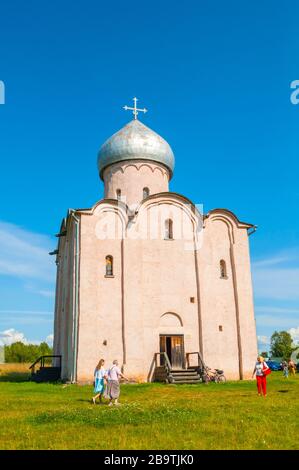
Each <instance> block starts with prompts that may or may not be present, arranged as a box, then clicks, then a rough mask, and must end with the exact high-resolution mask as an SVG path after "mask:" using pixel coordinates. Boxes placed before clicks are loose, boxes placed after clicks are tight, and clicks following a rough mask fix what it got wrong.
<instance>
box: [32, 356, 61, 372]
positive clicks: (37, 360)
mask: <svg viewBox="0 0 299 470" xmlns="http://www.w3.org/2000/svg"><path fill="white" fill-rule="evenodd" d="M49 357H50V358H55V357H58V358H59V366H58V367H61V359H62V356H61V355H49V356H40V357H39V358H38V359H36V361H35V362H34V363H33V364H31V366H30V367H29V369H33V368H34V367H35V365H36V364H37V363H38V362H40V363H41V367H44V366H45V359H46V358H49Z"/></svg>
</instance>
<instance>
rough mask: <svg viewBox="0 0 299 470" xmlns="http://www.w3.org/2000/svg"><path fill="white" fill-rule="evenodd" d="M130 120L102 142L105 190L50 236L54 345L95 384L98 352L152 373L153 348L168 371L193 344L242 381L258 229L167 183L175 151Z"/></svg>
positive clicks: (253, 343)
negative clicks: (253, 238) (252, 240)
mask: <svg viewBox="0 0 299 470" xmlns="http://www.w3.org/2000/svg"><path fill="white" fill-rule="evenodd" d="M134 117H135V119H134V120H133V121H131V122H129V123H128V124H127V125H126V126H125V127H124V128H123V129H121V130H120V131H119V132H117V133H116V134H114V135H113V136H112V137H111V138H110V139H108V140H107V141H106V142H105V143H104V144H103V145H102V147H101V149H100V151H99V154H98V169H99V175H100V178H101V179H102V180H103V182H104V186H105V189H104V198H103V199H102V200H100V201H98V202H97V203H96V204H95V205H94V206H93V207H92V208H88V209H77V210H69V211H68V214H67V217H66V218H65V219H63V221H62V224H61V229H60V232H59V234H58V237H59V243H58V248H57V250H56V252H55V253H56V263H57V285H56V303H55V323H54V354H57V355H61V356H62V378H63V379H66V380H70V381H72V382H82V383H83V382H88V381H91V380H93V371H94V368H95V365H96V364H97V362H98V361H99V359H100V358H104V359H105V361H106V364H110V363H112V361H113V360H114V359H118V360H119V363H120V364H121V365H122V367H123V370H124V374H125V375H126V376H128V377H131V378H132V379H135V380H141V381H150V380H152V378H153V375H152V371H153V364H155V357H156V360H157V357H158V356H156V353H160V352H162V353H164V352H165V353H166V354H167V356H168V358H169V361H170V363H171V366H172V367H173V368H174V369H175V368H177V369H184V368H186V367H187V363H188V361H187V358H188V357H189V358H190V361H191V365H192V361H196V354H193V355H189V353H196V352H200V354H201V356H202V357H203V360H204V362H205V363H206V364H207V365H209V366H210V367H213V368H220V369H223V370H224V373H225V375H226V377H227V378H229V379H243V378H250V376H251V373H252V369H253V365H254V362H255V359H256V355H257V338H256V326H255V318H254V306H253V294H252V281H251V268H250V255H249V241H248V236H249V235H250V233H252V232H253V231H254V226H253V225H252V224H249V223H245V222H241V221H240V220H239V219H238V218H237V216H236V215H235V214H233V213H232V212H231V211H229V210H227V209H214V210H211V211H210V212H209V213H207V214H203V213H202V210H201V209H200V208H199V207H197V206H196V205H195V204H194V203H193V202H191V201H190V200H189V199H188V198H186V197H185V196H183V195H181V194H177V193H175V192H170V191H169V181H170V179H171V178H172V175H173V170H174V155H173V152H172V150H171V148H170V146H169V145H168V143H167V142H166V141H165V140H164V139H162V137H160V136H159V135H158V134H156V133H155V132H153V131H152V130H151V129H149V128H148V127H147V126H145V125H144V124H142V123H141V122H140V121H139V120H138V119H136V117H137V113H136V115H135V116H134ZM194 364H195V363H194ZM195 365H196V364H195Z"/></svg>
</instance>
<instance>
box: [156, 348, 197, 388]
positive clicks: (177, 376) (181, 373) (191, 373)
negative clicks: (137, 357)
mask: <svg viewBox="0 0 299 470" xmlns="http://www.w3.org/2000/svg"><path fill="white" fill-rule="evenodd" d="M191 354H196V355H197V356H198V366H196V367H192V366H189V356H190V355H191ZM158 356H160V365H158ZM161 358H162V361H161ZM161 362H162V363H163V364H162V365H161ZM186 362H187V368H186V369H173V368H172V367H171V364H170V361H169V358H168V356H167V354H166V353H165V352H163V353H156V354H155V364H156V366H155V370H154V374H153V381H154V382H164V383H169V384H198V383H200V382H202V375H201V374H200V370H202V368H203V367H204V363H203V361H202V358H201V355H200V354H199V353H198V352H196V353H188V354H187V355H186Z"/></svg>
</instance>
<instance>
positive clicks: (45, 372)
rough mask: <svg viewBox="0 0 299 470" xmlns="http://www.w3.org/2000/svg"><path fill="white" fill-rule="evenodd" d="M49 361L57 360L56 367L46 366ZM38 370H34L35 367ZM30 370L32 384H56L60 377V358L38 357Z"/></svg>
mask: <svg viewBox="0 0 299 470" xmlns="http://www.w3.org/2000/svg"><path fill="white" fill-rule="evenodd" d="M49 359H51V360H52V363H53V359H58V361H57V362H58V365H55V366H53V365H47V362H48V361H49ZM38 365H39V369H37V370H36V367H38ZM29 369H30V370H31V376H30V380H32V381H33V382H37V383H41V382H57V380H59V379H60V377H61V356H40V357H39V358H38V359H36V361H35V362H34V363H33V364H31V366H30V367H29Z"/></svg>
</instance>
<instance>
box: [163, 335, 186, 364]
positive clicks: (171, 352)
mask: <svg viewBox="0 0 299 470" xmlns="http://www.w3.org/2000/svg"><path fill="white" fill-rule="evenodd" d="M160 352H166V354H167V356H168V359H169V361H170V364H171V367H172V369H183V368H184V365H185V357H184V335H160ZM163 364H164V357H161V365H163Z"/></svg>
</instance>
